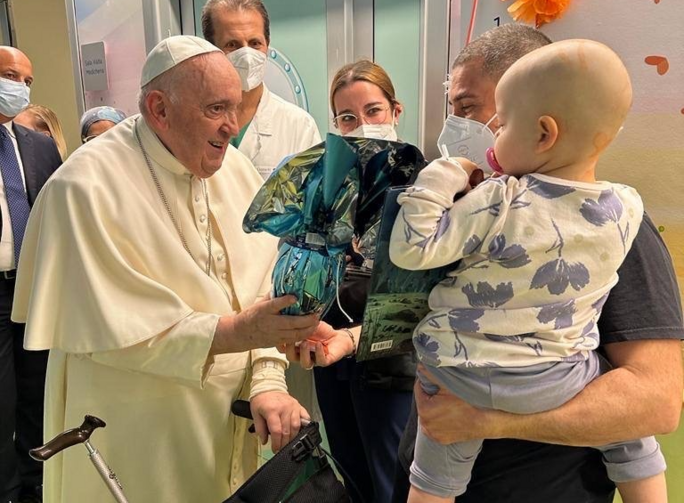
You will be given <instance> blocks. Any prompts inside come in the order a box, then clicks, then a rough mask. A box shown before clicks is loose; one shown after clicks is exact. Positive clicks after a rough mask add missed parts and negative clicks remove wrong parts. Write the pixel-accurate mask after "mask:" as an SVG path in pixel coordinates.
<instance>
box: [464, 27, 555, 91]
mask: <svg viewBox="0 0 684 503" xmlns="http://www.w3.org/2000/svg"><path fill="white" fill-rule="evenodd" d="M550 43H551V39H550V38H549V37H547V36H546V35H544V34H543V33H542V32H540V31H539V30H537V29H535V28H532V27H531V26H527V25H524V24H518V23H509V24H504V25H503V26H497V27H496V28H492V29H491V30H488V31H486V32H484V33H483V34H482V35H480V36H479V37H477V38H476V39H475V40H473V41H472V42H470V43H469V44H468V45H466V46H465V47H464V48H463V50H461V52H460V53H459V54H458V56H456V59H455V60H454V63H453V64H452V65H451V69H452V70H453V69H454V68H456V67H457V66H462V65H464V64H466V63H469V62H470V61H473V60H482V70H483V72H484V74H485V75H487V76H489V77H491V78H492V80H494V81H495V82H498V81H499V79H500V78H501V76H502V75H503V74H504V72H505V71H506V70H508V68H509V67H510V66H511V65H512V64H513V63H515V62H516V61H518V60H519V59H520V58H522V57H523V56H524V55H525V54H527V53H529V52H532V51H533V50H535V49H539V48H540V47H544V46H545V45H548V44H550Z"/></svg>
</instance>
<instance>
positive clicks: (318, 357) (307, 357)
mask: <svg viewBox="0 0 684 503" xmlns="http://www.w3.org/2000/svg"><path fill="white" fill-rule="evenodd" d="M355 349H356V348H355V347H354V343H353V342H352V340H351V338H350V337H349V334H347V332H345V331H343V330H335V329H333V328H332V327H331V326H330V325H328V324H327V323H325V322H323V321H322V322H320V323H319V325H318V327H317V329H316V331H315V332H314V333H313V334H312V335H311V336H309V338H308V339H307V340H305V341H302V342H301V344H298V345H295V344H283V345H281V346H278V350H279V351H280V352H281V353H285V356H286V358H287V359H288V360H289V361H291V362H296V363H299V364H300V365H301V366H302V367H303V368H305V369H307V370H310V369H312V368H313V366H314V364H315V365H318V366H319V367H327V366H328V365H332V364H333V363H335V362H337V361H339V360H341V359H342V358H344V357H345V356H349V355H351V354H353V353H354V350H355Z"/></svg>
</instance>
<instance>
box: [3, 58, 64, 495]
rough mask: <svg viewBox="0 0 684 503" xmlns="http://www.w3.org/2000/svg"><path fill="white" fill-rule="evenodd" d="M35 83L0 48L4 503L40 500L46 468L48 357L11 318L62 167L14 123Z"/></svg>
mask: <svg viewBox="0 0 684 503" xmlns="http://www.w3.org/2000/svg"><path fill="white" fill-rule="evenodd" d="M32 82H33V68H32V66H31V61H29V59H28V58H27V57H26V55H25V54H24V53H23V52H21V51H19V50H18V49H15V48H13V47H4V46H0V172H1V174H2V176H1V177H0V213H1V214H2V219H1V221H0V222H1V226H0V404H2V406H1V407H0V503H9V502H12V503H16V502H19V501H21V502H26V503H29V502H39V501H42V496H41V487H42V486H41V484H42V477H43V475H42V466H41V465H40V463H38V462H36V461H33V460H31V459H30V458H29V456H28V450H29V449H31V448H33V447H37V446H39V445H41V444H42V443H43V442H42V439H43V390H44V386H45V368H46V364H47V356H48V355H47V351H40V352H36V351H26V350H24V349H23V339H24V325H23V324H18V323H13V322H12V321H10V313H11V312H12V298H13V297H14V282H15V276H16V269H17V263H18V259H19V255H20V251H21V241H22V239H23V236H24V230H25V228H26V221H27V219H28V214H29V210H30V207H31V205H33V202H34V201H35V200H36V197H37V196H38V192H39V191H40V189H41V187H42V186H43V184H44V183H45V181H46V180H47V179H48V177H49V176H50V175H51V174H52V173H53V172H54V171H55V169H57V167H59V165H60V164H61V162H62V161H61V158H60V156H59V152H58V151H57V146H56V145H55V143H54V141H53V140H52V139H51V138H49V137H47V136H45V135H42V134H40V133H36V132H34V131H31V130H29V129H26V128H24V127H22V126H19V125H17V124H14V123H13V121H12V119H14V117H15V116H16V115H17V114H18V113H19V112H21V111H22V110H23V109H24V108H25V107H26V106H27V105H28V104H29V89H30V86H31V83H32Z"/></svg>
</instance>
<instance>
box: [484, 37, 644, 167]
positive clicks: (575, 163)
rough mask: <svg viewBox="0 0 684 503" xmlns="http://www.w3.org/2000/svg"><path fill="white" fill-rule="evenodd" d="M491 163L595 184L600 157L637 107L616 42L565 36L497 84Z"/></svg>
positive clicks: (522, 62)
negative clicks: (496, 123)
mask: <svg viewBox="0 0 684 503" xmlns="http://www.w3.org/2000/svg"><path fill="white" fill-rule="evenodd" d="M495 97H496V98H495V99H496V111H497V116H498V120H499V124H500V125H501V128H500V130H499V131H498V132H497V139H496V145H495V147H494V153H493V155H490V156H489V157H490V161H491V164H492V167H493V168H494V169H495V170H496V171H499V172H501V173H506V174H510V175H513V176H521V175H524V174H527V173H542V174H547V175H551V176H556V177H559V178H565V179H569V180H579V181H594V180H595V174H594V171H595V167H596V163H597V161H598V157H599V155H600V154H601V152H603V150H605V148H606V147H607V146H608V145H609V144H610V143H611V141H612V140H613V139H614V138H615V136H616V135H617V133H618V131H619V130H620V127H621V126H622V124H623V122H624V121H625V119H626V117H627V114H628V112H629V109H630V107H631V104H632V86H631V83H630V79H629V74H628V73H627V69H626V68H625V66H624V64H623V63H622V61H621V60H620V58H619V57H618V56H617V54H615V53H614V52H613V51H612V50H611V49H610V48H609V47H607V46H605V45H603V44H600V43H598V42H594V41H591V40H564V41H561V42H556V43H554V44H550V45H547V46H545V47H542V48H540V49H537V50H535V51H532V52H531V53H529V54H527V55H526V56H524V57H522V58H521V59H520V60H518V61H517V62H516V63H514V64H513V65H512V66H511V67H510V68H509V69H508V71H506V73H504V75H503V76H502V77H501V80H500V81H499V83H498V85H497V87H496V94H495Z"/></svg>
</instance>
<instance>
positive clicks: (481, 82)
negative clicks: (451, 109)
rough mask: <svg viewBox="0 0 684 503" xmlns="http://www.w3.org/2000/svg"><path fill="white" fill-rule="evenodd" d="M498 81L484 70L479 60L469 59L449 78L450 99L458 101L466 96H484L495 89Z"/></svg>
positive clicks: (455, 69)
mask: <svg viewBox="0 0 684 503" xmlns="http://www.w3.org/2000/svg"><path fill="white" fill-rule="evenodd" d="M494 87H496V83H495V82H494V81H493V80H492V79H491V78H490V77H489V76H487V75H486V74H485V73H484V71H483V70H482V62H481V61H479V60H477V61H476V60H472V61H468V62H466V63H464V64H462V65H459V66H457V67H455V68H454V69H453V70H452V71H451V75H450V78H449V99H450V100H451V101H456V100H458V99H462V98H463V97H464V96H484V95H487V94H489V93H491V92H493V91H494Z"/></svg>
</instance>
